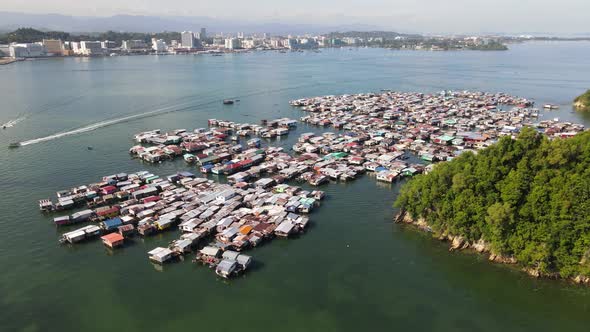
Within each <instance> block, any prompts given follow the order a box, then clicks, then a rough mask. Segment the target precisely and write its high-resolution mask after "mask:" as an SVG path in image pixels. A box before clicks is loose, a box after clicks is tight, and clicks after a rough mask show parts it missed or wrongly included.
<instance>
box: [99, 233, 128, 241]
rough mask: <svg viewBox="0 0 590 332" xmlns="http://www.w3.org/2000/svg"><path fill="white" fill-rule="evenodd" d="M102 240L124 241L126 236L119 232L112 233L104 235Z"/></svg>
mask: <svg viewBox="0 0 590 332" xmlns="http://www.w3.org/2000/svg"><path fill="white" fill-rule="evenodd" d="M101 240H103V241H105V242H110V243H115V242H119V241H123V240H125V238H124V237H123V235H121V234H119V233H110V234H107V235H105V236H102V237H101Z"/></svg>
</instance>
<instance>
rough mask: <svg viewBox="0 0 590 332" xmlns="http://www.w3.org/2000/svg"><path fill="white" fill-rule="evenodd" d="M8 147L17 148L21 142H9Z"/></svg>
mask: <svg viewBox="0 0 590 332" xmlns="http://www.w3.org/2000/svg"><path fill="white" fill-rule="evenodd" d="M8 147H9V148H11V149H15V148H18V147H20V143H19V142H12V143H10V144H8Z"/></svg>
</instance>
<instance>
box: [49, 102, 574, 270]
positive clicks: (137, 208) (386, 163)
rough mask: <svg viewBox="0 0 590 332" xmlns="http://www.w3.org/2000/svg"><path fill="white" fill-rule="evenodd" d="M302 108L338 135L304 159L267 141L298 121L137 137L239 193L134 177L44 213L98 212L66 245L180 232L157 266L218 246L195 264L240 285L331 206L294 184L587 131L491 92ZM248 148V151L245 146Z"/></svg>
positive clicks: (189, 177) (378, 172)
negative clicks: (254, 266) (527, 134)
mask: <svg viewBox="0 0 590 332" xmlns="http://www.w3.org/2000/svg"><path fill="white" fill-rule="evenodd" d="M291 105H292V106H293V107H299V108H301V110H302V111H304V112H307V113H308V114H307V115H304V116H303V117H301V119H300V121H301V122H305V123H307V124H309V125H312V126H318V127H323V128H331V129H333V130H334V131H333V132H330V131H326V132H323V133H321V134H316V133H303V134H301V135H300V137H299V139H298V141H297V142H296V143H295V145H293V147H292V150H293V152H292V153H288V152H286V151H284V149H283V148H282V147H273V146H262V140H261V138H273V137H278V136H281V135H287V134H288V133H289V132H290V130H291V129H293V128H295V127H296V125H297V121H295V120H291V119H288V118H281V119H276V120H262V121H261V124H259V125H258V124H247V123H237V122H232V121H225V120H218V119H210V120H209V121H208V125H209V128H199V129H195V130H193V131H192V132H191V131H188V130H185V129H177V130H173V131H170V132H167V133H162V132H161V131H160V130H152V131H148V132H142V133H139V134H137V135H135V137H134V138H135V140H136V142H138V143H140V144H139V145H136V146H133V147H132V148H131V149H130V153H131V154H133V155H135V156H137V157H138V158H141V159H142V160H144V161H148V162H152V163H154V162H164V161H166V160H171V159H174V158H177V157H180V156H182V157H183V158H184V160H185V161H186V162H187V163H189V164H190V165H195V166H196V167H197V168H198V169H199V170H200V172H201V173H202V174H203V175H207V174H209V173H212V174H216V175H220V176H225V177H226V180H227V184H220V183H217V182H215V181H213V180H208V179H206V178H197V177H195V175H193V174H192V173H190V172H181V173H178V174H175V175H171V176H168V177H167V178H165V179H162V178H160V177H159V176H157V175H154V174H151V173H149V172H138V173H135V174H129V175H127V174H124V173H122V174H117V175H112V176H107V177H104V178H103V179H102V181H101V182H99V183H95V184H90V185H87V186H81V187H77V188H73V189H71V190H67V191H63V192H58V193H57V196H58V200H57V202H56V203H54V202H52V201H51V200H42V201H40V202H39V207H40V209H41V210H42V211H63V210H68V209H73V208H79V207H81V206H86V209H85V210H83V211H78V212H75V213H74V214H72V215H67V216H62V217H56V218H55V219H54V222H55V224H56V225H59V226H62V225H70V224H76V223H79V222H87V221H90V222H95V224H91V225H88V226H85V227H82V228H80V229H77V230H75V231H72V232H67V233H64V234H63V236H62V239H61V240H62V242H68V243H76V242H79V241H81V240H84V239H86V238H88V237H95V236H98V235H104V236H103V237H102V240H103V242H104V243H105V245H107V246H108V247H117V246H119V245H121V244H123V243H124V242H125V240H126V239H127V237H128V236H130V234H134V233H136V232H137V233H139V234H140V235H142V236H147V235H149V234H153V233H157V232H160V231H164V230H166V229H168V228H171V227H173V226H176V225H178V227H179V228H180V230H181V231H182V232H183V235H182V236H181V238H180V239H178V240H175V241H173V242H172V243H170V245H169V246H168V247H159V248H156V249H154V250H152V251H150V252H149V257H150V259H151V260H152V261H154V262H157V263H164V262H167V261H169V260H171V259H173V258H174V257H178V256H182V255H184V254H185V253H187V252H190V251H191V250H193V249H194V248H195V247H201V246H202V244H203V242H202V241H203V240H204V239H208V238H211V237H213V238H214V241H213V242H211V243H210V244H208V245H207V246H205V247H204V248H202V249H201V250H200V251H199V252H198V254H197V256H196V258H195V260H196V261H199V262H203V263H205V264H209V265H211V266H214V267H216V268H217V274H219V275H220V276H222V277H230V276H233V275H236V274H239V273H241V272H243V271H244V270H245V269H246V268H247V267H248V265H249V264H250V262H251V258H250V257H249V256H244V255H243V254H241V253H240V252H241V251H243V250H245V249H248V248H250V247H253V246H257V245H258V244H259V243H261V242H262V241H263V240H265V239H269V238H271V237H273V236H283V237H288V236H291V235H292V234H294V233H300V232H303V231H304V230H305V229H306V226H307V225H308V222H309V219H308V217H306V216H304V214H307V213H310V212H311V211H312V210H313V209H315V208H316V207H318V206H319V201H320V200H321V199H322V198H323V197H324V193H323V192H321V191H311V192H310V191H306V190H302V189H300V188H298V187H294V186H291V185H289V184H288V183H289V181H293V180H300V181H306V182H308V183H309V184H311V185H314V186H318V185H322V184H326V183H328V182H329V181H330V180H336V181H349V180H353V179H356V178H357V177H358V176H359V175H361V174H364V173H365V172H367V171H369V172H371V173H374V174H375V177H376V179H377V180H378V181H382V182H388V183H391V182H394V181H395V180H397V179H400V178H402V177H405V176H413V175H415V174H418V173H421V172H428V171H429V170H430V169H431V168H432V167H433V165H434V163H436V162H442V161H448V160H452V159H453V158H455V157H456V156H458V155H459V154H461V153H464V152H466V151H473V152H474V153H477V150H478V149H482V148H485V147H487V146H489V145H491V144H493V143H494V142H496V141H497V140H498V139H499V138H500V137H501V136H505V135H508V136H512V137H514V136H515V135H516V134H517V133H518V132H519V131H520V130H521V129H522V128H523V127H525V126H529V127H533V128H536V129H537V130H538V131H539V132H540V133H542V134H544V135H547V136H548V137H550V138H551V139H557V138H566V137H571V136H574V135H575V134H576V133H578V132H580V131H583V130H584V127H583V126H582V125H578V124H573V123H569V122H560V121H559V119H553V120H539V112H540V111H539V110H538V109H536V108H534V103H533V102H531V101H529V100H527V99H524V98H519V97H513V96H509V95H506V94H489V93H483V92H469V91H443V92H441V93H438V94H422V93H400V92H392V91H382V92H381V93H365V94H356V95H342V96H324V97H314V98H306V99H298V100H293V101H291ZM252 136H257V137H252ZM241 139H245V140H246V144H247V147H244V146H243V145H242V144H239V141H240V140H241Z"/></svg>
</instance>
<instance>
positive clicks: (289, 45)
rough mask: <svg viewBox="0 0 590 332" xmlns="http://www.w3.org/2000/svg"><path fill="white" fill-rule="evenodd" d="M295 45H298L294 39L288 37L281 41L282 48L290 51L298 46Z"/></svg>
mask: <svg viewBox="0 0 590 332" xmlns="http://www.w3.org/2000/svg"><path fill="white" fill-rule="evenodd" d="M297 44H298V41H297V39H295V38H291V37H289V38H287V39H283V47H286V48H288V49H291V50H292V49H296V48H297V46H298V45H297Z"/></svg>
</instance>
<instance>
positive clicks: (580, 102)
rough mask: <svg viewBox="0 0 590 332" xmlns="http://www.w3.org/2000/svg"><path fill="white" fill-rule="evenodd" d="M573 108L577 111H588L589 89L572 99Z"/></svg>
mask: <svg viewBox="0 0 590 332" xmlns="http://www.w3.org/2000/svg"><path fill="white" fill-rule="evenodd" d="M574 108H575V109H577V110H579V111H585V112H588V111H590V90H588V91H586V92H585V93H584V94H583V95H581V96H578V97H577V98H576V99H574Z"/></svg>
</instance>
